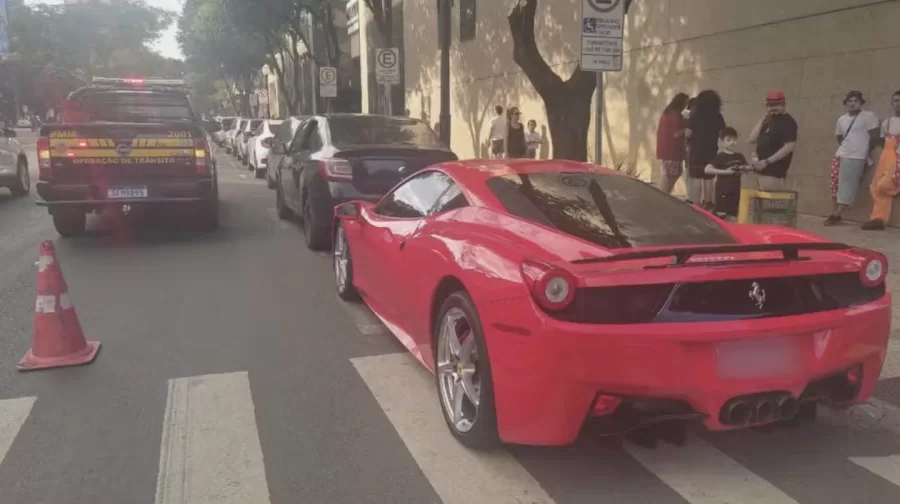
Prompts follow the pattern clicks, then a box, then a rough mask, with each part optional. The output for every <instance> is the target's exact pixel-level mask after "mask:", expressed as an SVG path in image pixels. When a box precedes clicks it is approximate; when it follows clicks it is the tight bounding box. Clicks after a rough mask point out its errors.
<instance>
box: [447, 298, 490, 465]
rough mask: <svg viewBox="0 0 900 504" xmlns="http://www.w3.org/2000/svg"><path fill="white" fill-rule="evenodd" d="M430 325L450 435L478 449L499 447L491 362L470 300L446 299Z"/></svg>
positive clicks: (476, 312) (476, 314) (482, 332)
mask: <svg viewBox="0 0 900 504" xmlns="http://www.w3.org/2000/svg"><path fill="white" fill-rule="evenodd" d="M433 326H434V332H435V334H434V335H433V338H434V343H435V344H434V349H435V350H434V352H435V359H434V362H435V373H434V376H435V382H436V385H437V389H438V398H439V401H440V405H441V413H443V415H444V421H446V422H447V427H448V428H449V429H450V433H451V434H453V437H455V438H456V439H457V440H458V441H459V442H460V443H462V444H463V445H465V446H467V447H469V448H473V449H476V450H484V449H490V448H493V447H495V446H497V445H498V444H499V443H500V438H499V435H498V432H497V411H496V409H495V406H494V386H493V379H492V374H491V363H490V359H489V357H488V352H487V346H486V344H485V342H484V331H483V330H482V327H481V320H480V319H479V317H478V311H477V310H476V309H475V303H474V302H472V298H470V297H469V295H468V294H467V293H466V292H464V291H458V292H455V293H453V294H451V295H450V296H448V297H447V299H445V300H444V302H443V304H442V305H441V309H440V310H439V311H438V315H437V319H436V320H435V323H434V324H433Z"/></svg>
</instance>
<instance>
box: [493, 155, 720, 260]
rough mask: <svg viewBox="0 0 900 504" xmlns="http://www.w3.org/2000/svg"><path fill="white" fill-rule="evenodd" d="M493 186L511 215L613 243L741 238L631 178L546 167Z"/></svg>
mask: <svg viewBox="0 0 900 504" xmlns="http://www.w3.org/2000/svg"><path fill="white" fill-rule="evenodd" d="M487 186H488V188H489V189H490V190H491V192H493V193H494V195H495V196H496V197H497V199H499V200H500V202H501V203H502V204H503V206H504V207H505V208H506V210H507V211H508V212H509V213H510V214H512V215H515V216H517V217H521V218H523V219H527V220H530V221H533V222H537V223H538V224H542V225H544V226H547V227H550V228H553V229H557V230H559V231H561V232H563V233H566V234H569V235H572V236H575V237H578V238H581V239H582V240H586V241H589V242H592V243H596V244H598V245H601V246H603V247H607V248H630V247H665V246H675V245H698V244H710V245H713V244H727V243H734V242H735V240H734V238H733V237H732V236H731V235H730V234H729V233H728V232H727V231H726V230H725V229H724V228H722V227H721V226H720V225H719V224H718V223H716V221H714V220H713V219H711V218H709V217H707V216H706V215H704V214H703V213H701V212H699V211H697V210H696V209H694V207H692V206H691V205H690V204H688V203H685V202H683V201H681V200H678V199H676V198H673V197H672V196H669V195H667V194H665V193H663V192H662V191H660V190H658V189H656V188H655V187H653V186H651V185H648V184H646V183H644V182H641V181H639V180H636V179H633V178H631V177H626V176H621V175H612V174H602V173H584V172H568V173H566V172H541V173H530V174H513V175H504V176H500V177H494V178H491V179H489V180H488V181H487Z"/></svg>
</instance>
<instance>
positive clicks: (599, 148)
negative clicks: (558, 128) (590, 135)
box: [594, 72, 603, 165]
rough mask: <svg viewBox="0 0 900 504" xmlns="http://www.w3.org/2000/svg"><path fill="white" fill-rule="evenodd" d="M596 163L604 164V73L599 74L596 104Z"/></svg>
mask: <svg viewBox="0 0 900 504" xmlns="http://www.w3.org/2000/svg"><path fill="white" fill-rule="evenodd" d="M594 109H595V113H594V121H596V122H595V123H594V124H595V126H594V147H595V151H596V152H595V153H594V157H595V159H594V163H596V164H598V165H599V164H603V72H597V99H596V100H595V103H594Z"/></svg>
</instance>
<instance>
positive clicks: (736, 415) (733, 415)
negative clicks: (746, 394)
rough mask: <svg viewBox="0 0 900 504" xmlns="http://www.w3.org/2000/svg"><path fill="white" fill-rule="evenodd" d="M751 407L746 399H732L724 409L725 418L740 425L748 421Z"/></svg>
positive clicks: (751, 410)
mask: <svg viewBox="0 0 900 504" xmlns="http://www.w3.org/2000/svg"><path fill="white" fill-rule="evenodd" d="M752 416H753V409H752V408H751V407H750V405H749V404H748V403H747V402H746V401H734V402H732V403H731V404H729V405H728V406H727V407H726V409H725V420H726V421H727V422H728V423H729V424H732V425H742V424H745V423H747V422H749V421H750V418H751V417H752Z"/></svg>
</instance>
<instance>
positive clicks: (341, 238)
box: [334, 224, 359, 301]
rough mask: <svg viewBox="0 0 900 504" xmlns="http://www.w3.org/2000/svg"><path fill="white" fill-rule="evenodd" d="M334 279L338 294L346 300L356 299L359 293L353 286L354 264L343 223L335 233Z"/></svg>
mask: <svg viewBox="0 0 900 504" xmlns="http://www.w3.org/2000/svg"><path fill="white" fill-rule="evenodd" d="M334 281H335V286H336V287H337V291H338V296H340V298H341V299H343V300H344V301H356V300H357V299H359V295H358V294H357V292H356V288H355V287H354V286H353V265H352V264H351V263H350V247H349V245H348V244H347V233H346V231H344V226H343V225H342V224H338V225H337V231H335V233H334Z"/></svg>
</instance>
